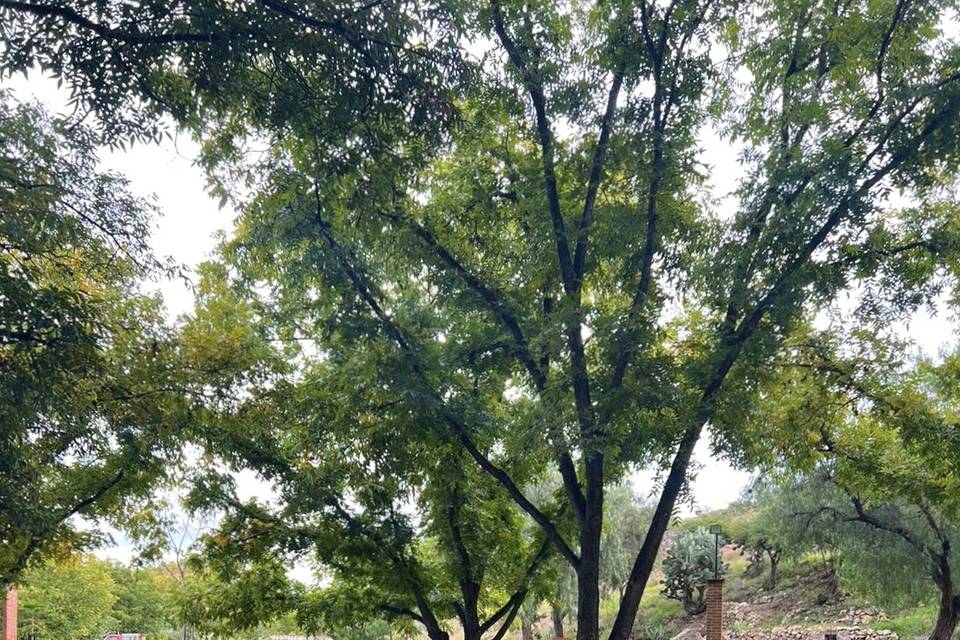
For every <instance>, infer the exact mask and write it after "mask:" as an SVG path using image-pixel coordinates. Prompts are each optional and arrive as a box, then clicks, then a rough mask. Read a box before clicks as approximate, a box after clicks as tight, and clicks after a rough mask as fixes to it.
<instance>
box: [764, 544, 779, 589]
mask: <svg viewBox="0 0 960 640" xmlns="http://www.w3.org/2000/svg"><path fill="white" fill-rule="evenodd" d="M782 553H783V552H782V551H780V550H777V551H773V550H772V549H768V550H767V556H768V557H769V558H770V578H769V579H768V580H767V590H768V591H773V590H774V589H776V588H777V567H779V566H780V555H781V554H782Z"/></svg>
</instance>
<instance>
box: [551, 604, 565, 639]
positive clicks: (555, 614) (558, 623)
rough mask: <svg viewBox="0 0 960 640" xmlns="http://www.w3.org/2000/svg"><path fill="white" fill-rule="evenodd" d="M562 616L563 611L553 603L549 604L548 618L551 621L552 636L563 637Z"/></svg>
mask: <svg viewBox="0 0 960 640" xmlns="http://www.w3.org/2000/svg"><path fill="white" fill-rule="evenodd" d="M563 616H564V613H563V611H562V610H561V609H560V607H558V606H557V605H555V604H551V605H550V619H551V620H552V621H553V637H554V638H563V637H564V635H563Z"/></svg>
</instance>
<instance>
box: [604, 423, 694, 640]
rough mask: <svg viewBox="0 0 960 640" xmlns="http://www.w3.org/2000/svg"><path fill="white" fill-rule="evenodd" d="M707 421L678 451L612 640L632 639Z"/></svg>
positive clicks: (632, 573)
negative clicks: (671, 519) (663, 543)
mask: <svg viewBox="0 0 960 640" xmlns="http://www.w3.org/2000/svg"><path fill="white" fill-rule="evenodd" d="M705 421H706V420H705V418H704V419H703V420H697V421H696V423H695V425H694V426H692V427H690V428H689V429H687V432H686V433H684V435H683V439H682V440H681V441H680V446H679V447H677V453H676V455H675V456H674V458H673V464H671V465H670V473H669V474H668V475H667V481H666V482H665V483H664V485H663V492H662V493H661V494H660V500H659V502H657V509H656V511H654V513H653V520H651V521H650V528H649V529H647V535H646V537H645V538H644V539H643V546H642V547H641V548H640V553H638V554H637V557H636V559H635V560H634V562H633V568H632V569H631V570H630V578H629V580H627V588H626V589H625V590H624V594H623V601H622V602H621V603H620V610H619V611H617V618H616V620H614V623H613V627H612V628H611V629H610V640H627V638H628V637H629V636H630V631H631V630H632V629H633V622H634V620H636V618H637V610H638V609H639V608H640V598H642V597H643V590H644V588H646V586H647V581H648V580H649V579H650V573H651V572H652V571H653V565H654V564H655V562H656V559H657V551H658V550H659V549H660V543H661V542H662V541H663V534H664V533H666V531H667V525H669V524H670V517H671V516H672V515H673V507H674V505H676V502H677V496H678V495H680V491H681V489H683V483H684V481H685V480H686V478H687V467H688V466H689V465H690V456H691V455H692V454H693V448H694V446H695V445H696V444H697V440H699V439H700V431H701V429H703V425H704V423H705Z"/></svg>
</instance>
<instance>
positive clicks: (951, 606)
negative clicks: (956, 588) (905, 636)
mask: <svg viewBox="0 0 960 640" xmlns="http://www.w3.org/2000/svg"><path fill="white" fill-rule="evenodd" d="M950 586H951V587H952V585H950ZM958 619H960V596H955V595H953V589H952V588H944V587H941V588H940V610H939V611H938V612H937V624H936V626H934V628H933V631H932V632H931V633H930V640H950V638H951V637H952V636H953V632H954V630H956V628H957V620H958Z"/></svg>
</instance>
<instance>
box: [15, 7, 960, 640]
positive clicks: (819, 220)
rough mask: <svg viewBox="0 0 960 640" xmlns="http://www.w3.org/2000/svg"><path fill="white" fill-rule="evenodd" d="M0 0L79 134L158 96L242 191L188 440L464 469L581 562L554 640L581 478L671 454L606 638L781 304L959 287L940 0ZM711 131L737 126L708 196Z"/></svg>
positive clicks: (578, 523)
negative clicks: (733, 154)
mask: <svg viewBox="0 0 960 640" xmlns="http://www.w3.org/2000/svg"><path fill="white" fill-rule="evenodd" d="M0 7H3V8H4V11H5V13H4V18H5V20H4V22H3V25H4V26H3V27H2V28H3V29H4V35H5V36H6V40H7V42H8V43H9V45H8V46H7V47H6V48H5V49H4V51H3V53H2V56H0V65H2V66H3V68H4V69H5V70H6V71H7V72H11V71H21V70H24V69H27V68H30V67H31V66H32V65H39V66H42V67H45V68H47V69H49V70H51V72H52V73H54V74H55V75H57V76H58V77H60V78H62V79H63V80H64V81H65V82H66V83H67V84H68V86H69V87H70V88H71V89H72V90H73V91H74V95H75V96H76V98H77V100H78V103H79V104H81V105H83V106H85V107H87V108H90V109H92V110H93V111H94V112H95V114H96V115H97V116H98V117H99V118H101V122H102V123H103V132H104V133H105V134H106V135H107V136H111V135H121V136H127V137H134V138H136V137H142V136H141V134H142V132H144V131H145V132H147V133H148V135H149V134H150V132H154V131H156V127H157V122H158V119H157V116H158V114H160V113H163V114H168V115H170V116H172V117H173V118H174V119H175V120H176V122H177V123H178V124H179V125H181V126H184V127H189V128H190V129H191V130H192V131H193V132H194V133H195V134H196V135H197V136H199V137H200V138H201V139H202V140H203V141H204V143H205V154H204V164H205V167H206V168H207V169H208V171H209V175H210V179H211V181H212V184H213V185H214V187H213V188H214V190H215V191H216V192H217V193H219V194H220V195H222V196H223V197H225V198H229V199H232V200H233V201H234V202H235V204H236V206H237V208H238V210H239V211H240V215H239V219H238V221H237V227H236V230H235V232H234V233H233V235H232V236H231V237H230V238H228V239H227V240H226V241H225V242H224V243H223V246H222V248H221V251H220V255H219V263H220V264H219V265H217V266H211V267H209V268H208V277H209V283H208V288H207V289H205V290H204V291H203V292H202V293H201V296H202V298H201V303H202V304H201V306H200V308H199V309H198V311H197V313H196V314H195V317H194V319H193V321H192V325H190V326H192V327H194V328H193V329H191V328H190V327H188V328H187V331H188V332H189V331H194V333H193V334H189V333H188V335H192V336H193V339H192V340H191V344H193V345H194V346H196V347H197V348H200V345H202V344H204V341H203V340H197V339H196V338H197V337H198V336H207V337H208V338H209V339H210V344H215V345H217V347H220V348H222V349H223V350H222V351H218V350H214V349H212V348H209V347H208V348H207V349H206V350H205V353H206V354H207V355H212V356H215V357H214V361H215V362H217V363H219V364H220V365H223V366H222V367H218V368H217V369H218V371H211V372H209V373H208V374H207V375H206V377H205V378H204V383H205V384H207V385H211V386H214V387H216V389H217V390H218V394H217V395H216V396H215V398H214V399H213V400H211V401H210V402H209V403H208V404H207V409H208V410H209V415H207V416H206V417H205V418H204V419H203V420H200V421H198V422H197V423H196V424H194V425H192V427H191V431H192V434H194V437H195V438H196V439H197V440H198V441H200V442H202V443H204V444H205V445H206V446H207V447H208V452H209V454H210V455H211V456H215V457H219V458H220V459H222V460H225V461H227V462H228V463H229V464H232V465H234V466H236V467H242V466H247V465H250V466H252V467H254V468H256V469H259V470H261V471H263V472H265V473H266V475H267V477H268V478H271V479H274V480H279V479H281V478H282V479H284V480H286V479H289V478H291V477H294V478H296V479H297V484H296V485H289V488H288V487H284V488H282V489H281V490H287V491H296V494H290V495H286V496H284V498H285V499H287V500H286V504H287V505H291V504H302V505H303V506H304V510H299V509H300V507H299V506H298V511H297V515H298V516H307V515H309V516H311V517H312V518H316V519H317V520H318V522H319V523H321V524H322V523H324V522H325V521H326V518H328V517H329V516H330V515H331V514H330V510H331V509H332V508H334V507H332V505H331V500H330V498H335V499H339V498H340V497H341V496H342V495H343V493H344V492H345V491H346V489H345V487H346V485H345V482H346V481H351V480H353V479H354V478H355V477H356V476H357V475H367V474H369V475H370V476H372V477H374V478H375V482H373V483H369V482H368V483H367V484H363V485H359V484H358V486H350V487H349V489H350V491H347V493H350V494H351V499H355V500H356V501H357V502H358V504H361V505H363V504H364V503H366V504H370V505H373V506H375V507H377V508H378V509H379V513H380V514H386V513H388V512H389V509H394V508H395V507H394V505H395V504H396V503H397V500H398V498H400V497H402V496H404V494H405V493H406V492H411V491H412V488H413V487H416V490H415V491H413V492H414V493H415V494H417V495H418V496H423V498H424V500H426V499H427V498H429V486H431V483H432V482H434V481H435V480H436V478H437V477H440V476H441V475H444V474H447V473H450V474H452V476H453V477H454V478H462V479H463V483H464V485H463V486H464V489H463V491H464V495H467V491H468V490H467V487H469V494H470V495H471V497H473V496H481V501H485V499H486V496H487V495H488V494H487V492H488V489H487V487H488V486H491V485H492V486H493V487H495V488H496V489H497V492H499V493H498V496H499V499H502V500H506V499H509V500H511V501H512V502H513V503H514V504H515V505H516V508H517V509H519V510H520V511H522V512H523V513H525V514H526V515H527V516H528V517H529V518H530V519H531V520H532V521H533V522H535V523H536V524H537V526H538V527H539V530H540V531H541V534H542V535H543V536H544V537H545V538H546V540H548V541H549V543H550V545H551V546H552V549H553V550H554V551H555V552H556V553H557V554H558V556H559V557H560V558H562V559H563V560H564V561H565V562H567V563H568V564H569V565H570V567H572V569H573V570H574V571H575V573H576V575H577V582H578V608H577V615H578V620H577V635H578V639H579V640H595V639H596V638H598V636H599V599H600V589H601V579H602V578H601V539H602V535H603V522H604V514H605V508H604V495H605V491H604V489H605V488H606V487H608V486H610V485H611V484H615V483H616V482H618V481H620V480H621V479H622V478H623V476H624V475H625V474H626V473H627V472H628V471H629V470H630V469H632V468H634V467H636V466H639V465H646V464H650V463H657V464H660V465H661V466H662V467H663V469H664V472H665V473H664V477H663V483H662V485H661V486H660V487H659V491H658V494H659V495H658V499H657V501H656V506H655V509H654V512H653V515H652V517H651V521H650V525H649V528H648V531H647V534H646V537H645V538H644V541H643V543H642V545H641V546H640V548H639V550H638V551H637V553H636V555H635V557H634V558H633V562H632V567H631V571H630V574H629V577H628V579H627V581H626V584H625V587H624V588H623V595H622V599H621V604H620V609H619V612H618V614H617V616H616V619H615V621H614V623H613V625H612V628H611V630H610V640H625V639H626V638H627V636H628V635H629V633H630V630H631V629H632V626H633V622H634V618H635V617H636V614H637V609H638V606H639V603H640V598H641V596H642V594H643V591H644V588H645V586H646V584H647V581H648V579H649V576H650V573H651V571H652V569H653V567H654V562H655V558H656V554H657V550H658V548H659V546H660V543H661V540H662V538H663V535H664V532H665V530H666V528H667V526H668V524H669V521H670V518H671V515H672V514H673V512H674V509H675V506H676V504H677V500H678V498H679V496H680V495H681V493H682V492H683V490H684V486H685V481H686V477H687V472H688V467H689V464H690V459H691V455H692V452H693V449H694V446H695V445H696V443H697V441H698V440H699V439H700V437H701V434H702V432H703V430H704V428H705V426H706V425H707V424H709V425H710V426H711V428H712V430H713V432H714V433H715V434H716V438H715V442H714V443H713V444H714V448H715V450H716V451H717V452H719V453H722V454H725V455H728V456H730V457H733V458H735V459H738V460H741V461H744V462H746V461H751V460H754V459H756V458H757V457H758V450H759V449H760V448H759V447H758V446H757V440H758V439H759V438H767V437H768V436H769V435H770V434H768V433H766V432H764V431H763V430H762V429H752V428H745V427H744V425H743V422H742V417H743V415H744V413H745V412H748V411H750V410H751V409H752V408H753V407H755V406H759V403H760V402H761V401H762V400H763V399H764V398H763V396H762V394H761V393H760V390H761V389H762V388H763V387H764V385H767V384H770V379H771V378H773V377H776V375H777V374H778V373H779V372H780V371H782V367H783V357H784V355H785V354H787V353H789V347H790V345H789V343H788V338H789V337H790V336H792V335H795V334H796V333H797V330H798V328H799V327H801V326H804V325H805V324H806V323H807V322H809V321H811V319H812V318H814V317H816V316H817V315H818V314H821V313H824V312H827V311H836V310H837V308H838V305H837V300H838V298H840V297H842V296H844V295H846V294H854V293H855V294H856V296H857V299H858V301H859V303H858V304H856V305H854V308H853V309H852V310H847V313H848V314H849V315H850V316H852V317H855V318H856V319H857V321H858V322H859V323H861V325H862V326H863V327H865V330H868V331H873V332H878V331H882V330H883V328H884V327H886V326H889V324H890V323H892V322H894V321H896V320H898V319H901V318H904V317H906V316H908V315H909V314H911V313H912V312H913V311H914V310H915V309H916V308H917V307H918V306H919V305H921V304H923V303H925V302H928V301H930V300H932V299H933V296H935V295H936V294H938V293H940V292H942V291H943V289H944V287H949V286H953V285H954V280H953V276H954V268H955V266H956V263H955V259H956V248H957V238H956V231H957V229H958V227H957V209H956V206H955V201H954V198H953V194H952V191H951V190H950V189H949V186H950V185H952V184H953V182H954V181H955V179H956V171H957V162H958V159H960V153H958V149H960V145H958V134H960V117H958V116H960V45H958V43H957V42H956V39H955V38H954V37H953V36H952V35H950V34H949V33H948V32H947V31H945V30H944V26H945V21H946V18H947V15H948V13H949V11H950V10H951V8H952V7H954V5H953V3H951V2H946V1H938V0H924V1H921V0H916V1H909V0H883V1H880V2H873V1H871V2H852V3H841V2H836V1H835V0H823V1H820V2H803V3H796V2H787V1H783V0H764V1H758V2H748V3H733V2H726V1H724V0H672V1H670V2H665V3H659V2H658V3H652V2H647V1H645V0H639V1H637V2H633V1H617V2H613V3H597V4H589V3H573V4H560V3H521V2H514V1H512V0H489V1H487V2H457V3H454V2H437V3H426V2H414V3H402V2H390V1H388V2H375V3H369V4H356V5H353V4H350V3H339V2H334V3H320V4H317V3H306V2H296V1H294V0H263V1H262V2H258V3H250V4H246V3H241V4H234V3H226V4H223V5H220V4H216V3H213V4H211V3H190V2H177V3H165V2H160V3H153V4H151V5H150V7H149V8H148V9H146V10H145V11H146V12H145V13H140V11H139V10H135V9H131V8H130V7H128V6H127V5H126V3H123V2H120V1H116V2H114V1H106V2H104V1H102V0H97V1H96V2H94V1H77V2H54V1H52V0H51V1H49V2H0ZM707 128H711V129H712V130H714V131H716V132H718V133H719V135H720V136H721V137H722V138H723V139H725V140H726V141H728V142H730V143H731V144H732V145H735V146H736V147H737V148H738V149H739V153H738V156H737V161H738V162H739V164H740V165H741V170H742V179H741V180H740V181H739V183H738V184H736V185H730V187H731V188H730V189H729V190H730V191H731V192H732V195H731V197H730V198H727V199H725V200H724V201H722V202H718V201H717V199H716V198H715V197H713V196H714V194H712V193H711V192H710V190H709V188H708V183H707V176H708V172H709V170H710V168H709V167H705V166H704V164H703V162H702V161H701V156H700V143H699V138H700V136H701V135H702V133H703V132H704V131H705V130H706V129H707ZM264 143H266V144H264ZM731 161H732V159H731ZM895 195H896V196H897V197H894V196H895ZM240 319H242V322H241V320H240ZM244 322H253V323H255V329H244V328H243V326H242V325H243V323H244ZM218 335H223V336H227V337H228V338H229V339H223V338H220V339H217V336H218ZM215 351H217V352H216V353H215ZM253 364H256V365H257V367H258V369H257V373H256V374H255V375H249V374H244V373H243V367H244V366H251V365H253ZM231 368H232V370H231ZM218 372H220V373H223V374H224V375H222V376H220V377H219V378H218V376H217V373H218ZM227 374H228V375H227ZM343 434H347V435H349V439H346V440H342V439H341V438H342V435H343ZM794 435H795V433H793V432H790V433H788V434H787V436H785V438H790V437H792V436H794ZM268 436H269V437H268ZM385 443H389V447H385V446H384V445H385ZM801 444H802V443H801ZM816 444H817V443H816V442H807V443H806V445H805V446H806V448H807V449H810V448H815V445H816ZM278 447H279V453H280V454H282V455H278ZM385 450H387V451H388V453H387V454H385V453H384V451H385ZM468 462H469V464H468ZM471 465H472V466H471ZM289 466H293V467H294V469H293V471H292V473H287V472H284V473H283V474H281V473H280V472H279V471H277V469H278V468H280V467H289ZM338 466H339V469H338V471H339V472H340V473H341V474H342V476H336V475H333V474H332V473H331V469H334V468H337V467H338ZM548 468H552V469H555V470H556V471H557V472H558V473H559V474H560V477H561V479H562V484H563V487H562V490H560V491H558V492H556V495H554V496H553V499H552V500H549V501H547V502H545V503H539V504H538V503H537V502H535V501H534V500H532V499H531V498H530V497H529V495H528V493H529V491H530V486H531V485H532V484H535V483H536V482H537V481H538V480H542V479H543V478H544V477H545V475H546V474H547V472H548ZM268 469H269V471H267V470H268ZM427 470H429V472H430V473H429V474H428V473H427ZM420 474H422V475H420ZM434 474H436V475H434ZM481 474H484V475H485V477H483V476H481ZM428 475H429V476H430V477H427V476H428ZM411 478H416V480H417V481H418V482H416V483H414V482H413V481H411ZM481 478H482V479H481ZM301 482H305V484H302V485H301V484H300V483H301ZM311 483H312V484H311ZM297 486H303V487H306V486H309V487H310V488H311V489H312V491H311V493H310V494H309V495H307V494H306V491H305V490H303V489H295V487H297ZM443 486H444V487H445V489H449V488H450V486H451V485H450V484H449V480H447V481H446V482H445V483H444V485H443ZM454 486H455V485H454ZM200 488H201V489H202V490H207V489H210V490H209V491H201V493H204V492H205V493H206V494H207V495H213V494H220V495H222V494H223V493H224V492H222V491H220V490H219V488H218V487H216V486H213V481H211V484H210V485H201V486H200ZM220 488H222V487H220ZM213 489H216V491H214V490H213ZM226 493H229V492H226ZM447 495H448V496H449V492H448V493H447ZM316 497H320V498H325V499H326V501H324V502H310V501H309V500H307V498H309V499H315V498H316ZM289 498H296V500H291V499H289ZM425 504H426V503H425ZM494 504H496V503H494ZM237 506H243V505H235V507H237ZM235 510H236V514H237V517H243V509H240V508H236V509H235ZM483 512H484V509H479V510H478V511H477V512H476V513H478V514H479V513H483ZM494 512H495V513H507V512H506V511H501V510H498V509H496V510H494ZM422 513H423V514H429V513H431V510H430V508H424V509H423V511H422ZM268 515H271V514H267V513H262V514H260V515H258V517H257V518H256V520H255V521H250V522H254V524H257V526H258V527H261V528H262V527H264V526H268V525H269V523H270V519H269V518H268V517H266V516H268ZM354 515H355V514H354ZM394 522H399V523H400V524H403V526H397V528H396V529H393V530H391V531H398V532H403V531H404V528H405V527H406V526H407V525H406V524H405V523H406V522H413V524H414V526H415V527H419V525H421V524H422V525H423V526H427V524H428V523H427V521H426V520H425V521H423V522H422V523H417V522H416V521H415V519H412V518H410V517H409V516H407V517H404V518H402V519H398V520H396V521H390V524H391V525H393V524H394ZM285 524H289V523H285ZM512 527H513V520H512V518H504V522H503V523H499V524H497V525H496V526H495V527H492V528H491V529H490V530H491V531H492V530H496V531H497V532H498V535H499V533H503V532H508V531H511V528H512ZM481 530H484V531H486V530H487V529H481ZM321 535H323V533H322V532H321ZM387 546H388V545H387ZM454 546H457V545H456V543H454Z"/></svg>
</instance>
